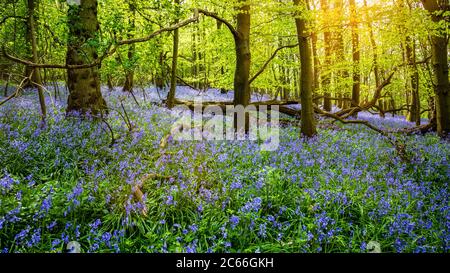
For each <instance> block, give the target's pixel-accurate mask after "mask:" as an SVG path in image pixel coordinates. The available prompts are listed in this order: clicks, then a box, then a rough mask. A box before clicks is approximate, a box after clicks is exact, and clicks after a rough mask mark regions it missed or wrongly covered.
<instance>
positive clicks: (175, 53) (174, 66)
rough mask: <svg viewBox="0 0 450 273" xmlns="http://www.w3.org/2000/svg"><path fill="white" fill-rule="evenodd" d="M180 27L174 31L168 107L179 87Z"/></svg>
mask: <svg viewBox="0 0 450 273" xmlns="http://www.w3.org/2000/svg"><path fill="white" fill-rule="evenodd" d="M179 4H180V1H179V0H175V5H176V9H177V10H178V5H179ZM178 21H179V20H178V18H177V19H175V24H176V23H178ZM178 40H179V33H178V29H175V30H174V32H173V53H172V75H171V78H170V90H169V94H168V95H167V107H168V108H169V109H171V108H172V107H173V106H174V100H175V90H176V88H177V61H178Z"/></svg>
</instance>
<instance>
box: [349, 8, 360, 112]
mask: <svg viewBox="0 0 450 273" xmlns="http://www.w3.org/2000/svg"><path fill="white" fill-rule="evenodd" d="M349 4H350V13H351V15H350V24H351V29H352V51H353V54H352V59H353V87H352V106H353V107H355V106H358V105H359V95H360V86H361V74H360V67H359V61H360V51H359V34H358V22H357V14H356V5H355V0H349ZM353 116H354V117H357V116H358V113H356V114H354V115H353Z"/></svg>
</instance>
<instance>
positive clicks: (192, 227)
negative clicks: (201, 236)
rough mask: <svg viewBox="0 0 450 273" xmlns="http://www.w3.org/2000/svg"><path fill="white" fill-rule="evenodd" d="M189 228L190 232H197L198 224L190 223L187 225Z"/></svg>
mask: <svg viewBox="0 0 450 273" xmlns="http://www.w3.org/2000/svg"><path fill="white" fill-rule="evenodd" d="M189 229H190V230H191V231H192V232H194V233H195V232H197V230H198V226H197V225H196V224H192V225H190V226H189Z"/></svg>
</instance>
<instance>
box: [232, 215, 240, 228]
mask: <svg viewBox="0 0 450 273" xmlns="http://www.w3.org/2000/svg"><path fill="white" fill-rule="evenodd" d="M230 223H231V227H232V228H233V229H234V228H235V227H236V226H237V224H239V217H238V216H236V215H232V216H231V217H230Z"/></svg>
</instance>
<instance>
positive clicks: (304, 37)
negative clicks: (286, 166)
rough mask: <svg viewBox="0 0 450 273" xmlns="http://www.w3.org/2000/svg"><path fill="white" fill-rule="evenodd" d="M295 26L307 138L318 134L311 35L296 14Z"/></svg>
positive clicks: (301, 97) (304, 133) (301, 129)
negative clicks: (315, 115)
mask: <svg viewBox="0 0 450 273" xmlns="http://www.w3.org/2000/svg"><path fill="white" fill-rule="evenodd" d="M300 1H301V0H294V5H296V6H299V5H300V4H302V5H304V6H305V7H306V3H305V2H306V0H302V2H301V3H300ZM295 26H296V28H297V38H298V42H299V51H300V63H301V66H300V71H301V72H300V81H301V91H300V103H301V106H302V109H301V127H300V131H301V134H302V135H304V136H306V137H312V136H314V135H315V134H316V124H315V120H314V106H313V100H312V93H313V79H314V78H313V66H312V58H311V57H312V56H311V55H312V54H311V42H310V33H309V32H308V31H307V28H306V19H304V17H299V14H298V13H296V17H295Z"/></svg>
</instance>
